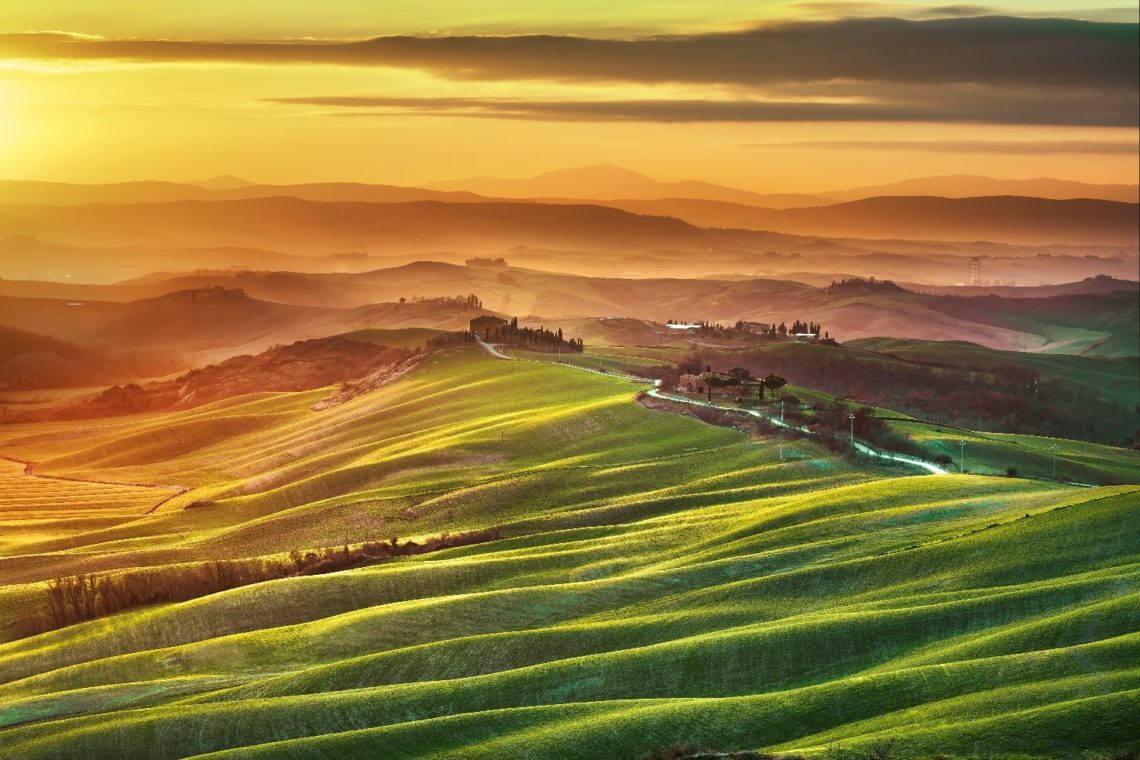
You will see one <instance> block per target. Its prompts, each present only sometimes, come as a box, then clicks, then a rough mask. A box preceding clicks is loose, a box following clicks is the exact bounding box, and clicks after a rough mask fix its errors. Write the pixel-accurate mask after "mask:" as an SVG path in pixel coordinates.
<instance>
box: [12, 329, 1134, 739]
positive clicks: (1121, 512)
mask: <svg viewBox="0 0 1140 760" xmlns="http://www.w3.org/2000/svg"><path fill="white" fill-rule="evenodd" d="M635 387H636V386H631V385H630V384H629V383H628V382H626V381H624V380H620V379H616V378H612V377H611V378H607V377H602V376H598V375H594V374H589V373H584V372H581V371H578V370H574V369H570V368H565V367H558V366H553V365H548V364H540V363H533V362H505V361H498V360H492V359H489V358H487V357H485V356H484V355H482V354H481V353H479V352H478V351H477V350H475V349H457V350H452V351H449V352H446V353H443V354H440V355H438V356H437V357H435V358H434V359H433V360H432V361H430V362H429V363H425V364H424V365H422V366H421V367H419V368H417V370H415V371H414V372H413V373H412V374H411V375H409V376H408V377H407V378H406V379H405V380H402V381H400V382H397V383H394V384H392V385H389V386H385V387H384V388H381V389H380V390H377V391H375V392H373V393H370V394H367V395H364V396H361V397H359V398H357V399H355V400H353V401H351V402H349V403H347V404H345V405H343V406H339V407H335V408H333V409H329V410H326V411H323V412H314V411H311V406H312V404H313V402H314V400H315V399H317V398H319V397H320V396H321V394H322V392H320V391H318V392H309V393H299V394H256V395H252V396H247V397H244V398H240V399H235V400H232V401H228V402H223V403H219V404H215V405H211V406H206V407H201V408H199V409H195V410H189V411H182V412H176V413H173V414H165V415H149V416H148V415H144V416H141V417H133V418H130V419H123V420H121V421H118V422H115V423H112V424H107V425H102V426H100V427H98V428H89V429H85V430H79V431H75V430H72V431H71V434H70V436H69V438H68V440H67V442H66V444H63V445H61V443H60V442H59V440H58V438H57V435H56V434H57V433H58V431H59V430H62V429H63V428H62V427H58V426H53V425H51V424H47V425H39V426H13V427H9V428H6V429H2V430H0V452H3V453H4V455H5V456H12V457H16V458H20V459H23V460H29V461H34V462H36V463H37V465H36V468H35V471H34V472H35V473H37V474H38V473H42V474H45V475H60V476H67V477H72V478H88V479H90V480H91V481H94V480H98V481H105V482H121V483H127V482H131V483H151V484H168V485H177V486H180V487H183V488H188V489H190V490H189V491H187V492H186V493H182V494H177V493H174V496H173V498H172V499H170V500H169V501H165V502H164V503H162V504H161V505H158V506H157V507H156V511H154V512H153V513H151V514H144V513H145V512H146V511H147V510H148V509H151V508H153V506H154V504H155V503H157V502H158V499H159V497H162V498H165V497H167V496H168V495H169V494H170V493H172V492H171V491H161V492H160V491H154V492H152V493H151V494H150V498H147V494H146V493H143V492H140V490H139V489H138V488H135V489H133V490H132V489H131V488H130V487H126V486H123V487H119V490H118V491H112V490H111V489H112V486H108V485H98V484H94V483H92V482H78V481H69V482H68V481H59V480H47V479H43V478H36V477H34V476H29V475H26V474H22V471H21V470H20V469H19V468H16V467H12V468H9V469H8V470H5V471H4V472H2V473H0V476H2V477H0V499H2V500H3V501H2V503H3V504H4V505H5V509H4V510H3V512H0V519H2V520H5V521H19V522H20V524H21V525H23V526H25V527H24V529H23V532H22V533H21V538H18V539H16V540H15V541H13V540H12V539H9V540H8V543H5V544H2V545H0V553H2V555H3V556H2V557H0V568H2V569H3V578H4V579H5V584H6V585H4V586H3V587H0V614H2V615H3V616H4V617H5V619H7V620H11V619H12V617H13V615H14V614H15V610H16V609H18V606H17V605H19V604H25V605H26V604H29V603H34V601H33V600H35V599H36V598H37V596H36V594H37V591H36V589H37V586H36V585H34V584H36V582H37V581H39V580H41V579H44V578H49V577H52V576H54V575H56V574H62V573H74V572H85V571H107V570H113V569H121V568H148V567H149V568H153V569H154V570H155V571H158V570H162V571H163V572H178V569H177V568H179V567H183V568H185V569H186V571H192V572H197V571H198V568H200V567H202V565H201V563H203V562H206V561H208V562H210V563H211V566H212V563H213V562H214V561H215V560H219V559H223V560H224V559H231V558H232V559H236V558H241V557H253V556H263V557H268V556H271V555H274V554H275V553H278V552H288V551H289V550H291V549H294V548H300V549H305V548H308V547H314V548H315V547H321V546H339V545H340V544H341V543H342V541H346V540H347V541H350V542H357V541H359V540H363V539H364V538H369V537H387V536H389V535H391V534H398V535H399V536H401V537H402V538H403V537H421V536H427V535H436V534H438V533H439V532H440V531H442V530H451V531H460V530H469V529H472V528H476V527H484V526H488V525H498V526H501V530H502V534H503V537H502V538H501V539H499V540H495V541H492V542H491V543H485V544H481V545H476V546H469V547H465V548H454V549H445V550H442V551H437V552H434V553H431V554H425V555H421V556H418V557H405V558H401V559H397V560H391V561H387V562H380V563H376V564H372V565H369V566H365V567H360V568H357V569H352V570H346V571H342V572H336V573H331V574H326V575H311V576H297V577H287V578H283V579H280V580H272V581H266V582H263V583H259V584H255V585H249V586H243V587H238V588H233V589H231V590H229V591H226V592H222V593H218V594H213V595H209V596H205V597H202V598H199V599H193V600H190V601H187V602H181V603H175V604H162V605H157V606H152V607H144V608H141V609H135V610H131V611H127V612H122V613H119V614H117V615H115V616H112V617H110V618H104V619H100V620H95V621H91V622H86V623H80V624H78V625H75V626H71V627H67V628H63V629H61V630H57V631H52V632H48V633H44V634H41V635H39V636H35V637H32V638H27V639H22V640H16V641H10V642H9V643H5V644H0V674H3V675H2V677H0V681H2V682H3V683H2V684H0V719H2V722H3V724H4V725H5V726H6V727H5V728H3V729H0V742H2V744H3V746H4V748H5V751H6V752H8V753H9V754H13V755H14V756H18V757H21V758H37V757H48V756H60V755H64V756H108V755H118V754H122V753H123V752H127V751H129V753H130V754H131V756H133V757H139V758H146V757H170V756H188V755H204V754H207V753H211V752H218V753H221V754H220V755H219V756H223V757H232V756H243V757H259V756H274V757H280V756H311V755H313V754H315V753H322V754H324V755H327V756H334V755H335V756H351V755H353V754H358V755H367V754H369V753H372V752H374V751H375V750H376V748H377V747H383V749H384V754H385V756H386V757H393V758H400V757H408V758H411V757H417V758H422V757H429V756H438V757H444V756H453V757H455V756H462V757H465V758H501V757H511V756H517V755H519V754H520V753H522V752H523V751H524V748H525V752H526V753H527V754H528V756H531V757H535V758H552V759H553V758H560V759H566V758H595V757H599V756H615V754H616V755H619V756H625V757H638V756H640V755H642V754H643V753H646V752H653V751H656V750H661V749H664V748H667V747H670V746H673V745H675V744H681V743H691V744H701V745H702V746H706V747H712V748H717V749H721V750H746V749H747V750H763V751H792V752H801V751H814V752H822V751H823V750H825V749H826V748H827V747H829V746H832V747H834V746H841V747H844V748H848V749H852V750H859V749H861V750H863V751H866V750H867V749H868V748H869V747H870V746H871V745H872V744H875V743H877V742H881V741H883V740H884V739H888V738H889V739H892V740H894V742H895V744H894V751H896V752H898V753H899V754H900V755H912V754H923V755H933V754H937V753H949V754H953V755H958V756H965V755H980V754H983V753H985V754H989V755H991V756H993V755H1002V756H1010V755H1052V754H1062V753H1065V752H1069V751H1074V750H1076V749H1077V748H1079V749H1080V750H1081V751H1100V752H1105V753H1111V752H1118V751H1122V750H1124V749H1128V748H1130V747H1131V746H1132V742H1133V741H1134V738H1135V732H1134V730H1133V729H1134V728H1135V726H1134V724H1133V721H1132V719H1131V718H1130V717H1129V716H1130V715H1132V714H1134V710H1133V709H1132V708H1134V707H1135V706H1136V704H1137V703H1136V698H1135V694H1136V691H1135V690H1136V685H1135V674H1134V670H1135V668H1134V665H1133V660H1134V656H1133V655H1134V653H1135V649H1136V643H1137V641H1136V633H1135V630H1136V622H1137V621H1136V619H1135V615H1134V611H1135V609H1136V601H1137V598H1138V597H1137V594H1138V592H1140V587H1138V581H1140V576H1138V575H1137V572H1136V569H1135V567H1136V563H1137V559H1140V557H1138V555H1137V541H1136V532H1135V525H1134V521H1133V520H1132V519H1131V518H1132V512H1133V511H1134V510H1133V507H1134V505H1135V501H1136V497H1137V494H1138V492H1137V490H1136V488H1135V487H1134V486H1124V487H1116V488H1098V489H1082V488H1075V487H1070V486H1064V485H1059V484H1052V483H1041V482H1032V481H1024V480H1017V479H1009V478H987V477H977V476H974V477H971V476H953V475H950V476H905V475H904V474H903V473H897V472H896V473H890V472H886V471H882V472H880V471H875V470H867V469H862V468H856V467H853V466H851V465H850V464H848V463H845V462H844V461H842V460H840V459H837V458H835V457H834V456H833V455H830V454H828V453H826V452H824V451H822V450H821V449H819V448H818V447H816V446H814V445H813V444H811V443H808V442H805V441H792V440H782V441H768V440H764V439H751V440H750V439H749V437H747V436H745V435H743V434H741V433H739V432H736V431H733V430H729V429H726V428H719V427H711V426H707V425H704V424H703V423H700V422H698V421H696V420H693V419H689V418H686V417H682V416H676V415H670V414H665V413H662V412H657V411H651V410H648V409H645V408H643V407H641V406H639V405H638V404H636V403H634V401H633V400H632V398H631V395H632V392H633V391H634V389H635ZM535 389H542V392H541V393H536V392H534V390H535ZM540 441H541V445H538V442H540ZM60 489H69V491H68V492H69V493H71V494H74V497H73V498H75V499H77V500H78V499H80V498H82V499H85V500H86V501H85V503H86V508H85V509H84V510H83V514H82V515H80V514H78V513H77V512H75V511H69V510H67V509H65V510H63V511H62V512H61V511H60V510H59V508H58V507H56V508H53V509H49V508H48V506H47V505H48V504H50V503H51V502H50V499H52V497H53V494H55V495H56V498H58V494H59V493H60ZM33 495H34V497H33ZM75 503H76V504H78V503H79V502H78V501H76V502H75ZM17 504H21V505H23V506H20V507H18V508H16V509H13V505H17ZM37 504H39V505H41V506H38V507H37V506H35V505H37ZM191 505H194V508H192V509H186V507H189V506H191ZM32 526H38V527H32ZM4 534H5V535H8V534H7V531H5V532H4ZM279 556H280V557H281V558H284V555H283V554H282V555H279ZM1106 716H1112V717H1107V718H1106ZM619 728H620V730H618V729H619Z"/></svg>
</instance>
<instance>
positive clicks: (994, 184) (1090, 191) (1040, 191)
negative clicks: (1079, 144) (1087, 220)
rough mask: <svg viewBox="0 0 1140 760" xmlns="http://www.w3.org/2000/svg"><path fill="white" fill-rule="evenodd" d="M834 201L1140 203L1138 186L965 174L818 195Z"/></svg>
mask: <svg viewBox="0 0 1140 760" xmlns="http://www.w3.org/2000/svg"><path fill="white" fill-rule="evenodd" d="M821 195H823V196H824V197H827V198H832V199H834V200H837V201H853V200H860V199H863V198H872V197H876V196H883V195H936V196H940V197H943V198H974V197H981V196H990V195H1022V196H1028V197H1032V198H1051V199H1054V200H1066V199H1070V198H1094V199H1097V200H1103V201H1119V202H1121V203H1138V202H1140V185H1094V184H1088V183H1085V182H1074V181H1071V180H1064V179H1053V178H1051V177H1039V178H1037V179H994V178H993V177H979V176H974V175H969V174H956V175H950V176H946V177H916V178H914V179H907V180H903V181H901V182H891V183H889V184H886V185H869V186H866V187H856V188H852V189H850V190H839V191H835V192H827V193H821Z"/></svg>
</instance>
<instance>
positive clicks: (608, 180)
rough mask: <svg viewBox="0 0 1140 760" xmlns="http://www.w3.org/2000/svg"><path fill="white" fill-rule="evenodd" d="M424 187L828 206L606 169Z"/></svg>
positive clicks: (816, 200) (813, 199)
mask: <svg viewBox="0 0 1140 760" xmlns="http://www.w3.org/2000/svg"><path fill="white" fill-rule="evenodd" d="M425 187H428V188H431V189H435V190H452V191H457V190H465V191H468V192H472V193H478V194H479V195H483V196H488V197H493V198H534V199H554V198H579V199H584V200H591V201H597V200H606V201H609V200H617V199H627V200H658V199H662V198H701V199H705V200H716V201H726V202H729V203H743V204H749V205H753V206H768V207H771V208H793V207H799V206H815V205H823V204H826V203H828V199H827V198H824V197H820V196H814V195H802V194H795V193H778V194H763V193H754V192H751V191H749V190H740V189H737V188H733V187H725V186H723V185H715V184H712V183H709V182H700V181H697V180H685V181H682V182H658V181H657V180H655V179H651V178H649V177H647V176H645V175H644V174H639V173H637V172H635V171H631V170H629V169H624V168H622V167H620V166H614V165H612V164H599V165H597V166H583V167H576V168H572V169H559V170H557V171H552V172H547V173H546V174H539V175H537V176H535V177H522V178H518V179H501V178H497V177H472V178H470V179H461V180H453V181H448V182H432V183H429V184H427V185H425Z"/></svg>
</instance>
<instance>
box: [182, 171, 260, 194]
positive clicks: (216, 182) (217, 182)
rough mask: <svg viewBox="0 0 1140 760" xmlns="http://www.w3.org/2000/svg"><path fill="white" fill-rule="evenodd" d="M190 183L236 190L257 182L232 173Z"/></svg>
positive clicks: (218, 188)
mask: <svg viewBox="0 0 1140 760" xmlns="http://www.w3.org/2000/svg"><path fill="white" fill-rule="evenodd" d="M187 184H188V185H195V186H197V187H204V188H206V189H207V190H234V189H237V188H239V187H249V186H250V185H255V184H257V183H256V182H250V181H249V180H245V179H242V178H241V177H235V176H233V175H232V174H223V175H222V176H220V177H211V178H210V179H204V180H200V181H198V182H188V183H187Z"/></svg>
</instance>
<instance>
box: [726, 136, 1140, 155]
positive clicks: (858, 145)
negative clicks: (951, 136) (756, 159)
mask: <svg viewBox="0 0 1140 760" xmlns="http://www.w3.org/2000/svg"><path fill="white" fill-rule="evenodd" d="M749 147H753V148H772V149H776V150H784V149H787V148H840V149H843V150H887V151H898V150H921V151H928V152H933V153H999V154H1003V155H1027V156H1039V155H1040V156H1043V155H1050V154H1061V153H1064V154H1087V155H1100V156H1134V155H1136V154H1137V153H1140V146H1138V145H1137V144H1136V143H1135V142H1113V141H1108V140H1028V141H1026V142H1008V141H1002V140H797V141H793V142H772V143H752V144H751V145H750V146H749Z"/></svg>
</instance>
